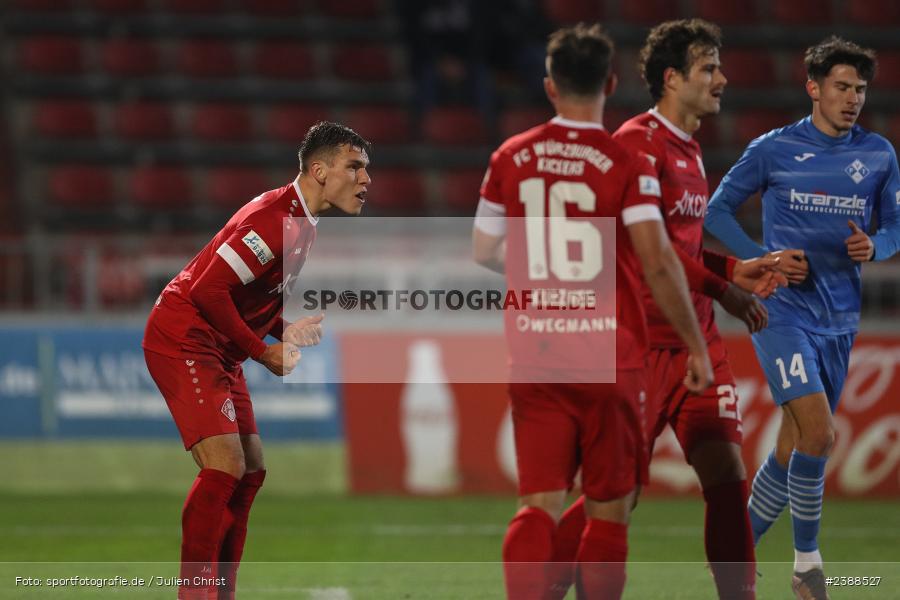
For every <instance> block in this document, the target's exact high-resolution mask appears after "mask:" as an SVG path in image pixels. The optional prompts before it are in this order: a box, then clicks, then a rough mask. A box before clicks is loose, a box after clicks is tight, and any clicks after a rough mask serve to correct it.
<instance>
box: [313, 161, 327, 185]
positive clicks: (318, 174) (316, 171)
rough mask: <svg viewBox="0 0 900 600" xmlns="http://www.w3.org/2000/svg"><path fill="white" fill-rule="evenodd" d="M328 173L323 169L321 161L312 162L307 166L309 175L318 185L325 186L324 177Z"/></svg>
mask: <svg viewBox="0 0 900 600" xmlns="http://www.w3.org/2000/svg"><path fill="white" fill-rule="evenodd" d="M327 173H328V170H327V169H326V168H325V163H323V162H322V161H321V160H314V161H312V163H311V164H310V165H309V174H310V175H312V176H313V179H315V180H316V181H317V182H318V183H319V185H325V176H326V174H327Z"/></svg>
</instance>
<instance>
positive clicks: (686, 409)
mask: <svg viewBox="0 0 900 600" xmlns="http://www.w3.org/2000/svg"><path fill="white" fill-rule="evenodd" d="M720 46H721V35H720V32H719V28H718V27H716V26H715V25H713V24H711V23H708V22H706V21H703V20H700V19H692V20H679V21H670V22H666V23H662V24H660V25H658V26H656V27H655V28H654V29H653V30H652V31H651V32H650V34H649V35H648V37H647V41H646V44H645V45H644V48H643V49H642V50H641V54H640V64H641V70H642V75H643V77H644V80H645V81H646V83H647V86H648V88H649V90H650V95H651V96H652V97H653V100H654V101H655V102H656V105H655V106H654V107H653V108H652V109H650V110H649V111H648V112H645V113H642V114H640V115H638V116H636V117H634V118H632V119H630V120H629V121H627V122H625V123H624V124H623V125H622V126H621V127H620V128H619V129H618V131H616V133H615V134H614V135H613V139H615V140H616V141H617V142H619V143H620V144H622V145H623V146H625V147H627V148H629V149H631V150H632V151H634V152H636V153H639V154H641V155H643V156H645V157H646V158H647V159H648V161H649V163H650V164H651V165H652V168H653V170H654V172H655V173H656V174H657V176H658V177H659V181H660V186H661V188H662V198H661V208H662V212H663V214H664V215H665V226H666V231H667V232H668V234H669V237H670V238H671V240H672V243H673V245H675V246H676V248H677V250H678V252H679V255H680V256H681V257H682V261H683V263H684V266H685V270H686V271H687V272H688V280H689V282H690V284H691V291H692V293H691V296H692V300H693V303H694V307H695V309H696V312H697V316H698V318H699V319H700V325H701V328H702V330H703V333H704V337H705V339H706V343H707V346H708V348H709V353H710V358H711V359H712V361H713V369H714V373H715V380H714V382H713V385H711V386H710V387H709V388H708V389H707V390H705V391H704V392H702V393H699V394H695V393H692V392H691V390H689V389H688V388H686V387H685V386H684V385H682V383H681V381H680V376H679V373H681V372H683V369H684V364H685V359H686V357H687V356H689V354H690V351H689V349H688V347H686V346H685V345H684V343H683V342H682V341H681V339H680V338H679V337H678V335H677V332H676V331H675V330H674V329H673V328H672V327H671V326H670V325H669V323H668V322H667V321H666V319H665V316H664V313H663V312H662V311H661V306H659V305H658V304H657V303H656V302H655V301H654V299H653V297H652V295H651V293H650V290H649V289H648V288H647V287H646V286H644V287H643V289H642V293H641V296H642V300H643V303H644V307H645V310H646V313H647V321H648V327H649V335H650V347H651V350H650V355H649V361H648V368H649V371H648V376H649V382H648V392H647V398H648V402H647V415H648V417H647V421H646V436H647V440H648V442H649V444H650V448H651V450H652V446H653V442H654V441H655V440H656V438H657V437H658V436H659V435H660V433H662V431H663V429H664V428H665V426H666V424H668V425H669V426H670V427H671V428H672V430H673V431H674V433H675V436H676V438H677V439H678V442H679V444H680V445H681V447H682V450H683V451H684V455H685V457H686V459H687V461H688V462H689V463H690V464H691V466H692V467H693V468H694V470H695V472H696V473H697V477H698V479H699V481H700V485H701V487H702V488H703V497H704V500H705V501H706V527H705V531H706V534H705V546H706V555H707V559H708V560H709V563H710V567H711V569H712V573H713V577H714V579H715V584H716V587H717V589H718V593H719V597H721V598H742V599H750V598H754V597H755V573H756V570H755V560H756V558H755V554H754V550H753V535H752V531H751V528H750V522H749V518H748V515H747V508H746V507H747V483H746V471H745V469H744V463H743V460H742V458H741V442H742V435H741V416H740V412H739V410H738V405H737V396H736V393H735V382H734V376H733V375H732V373H731V368H730V367H729V364H728V358H727V352H726V351H725V347H724V344H723V342H722V339H721V337H720V335H719V332H718V329H717V328H716V325H715V322H714V320H713V306H712V302H713V299H716V300H718V301H719V302H720V303H721V304H722V306H723V307H725V308H726V310H728V312H730V313H732V314H734V315H735V316H738V317H740V318H742V319H743V320H744V321H745V323H747V325H748V328H749V329H750V331H751V332H754V331H758V330H759V329H760V328H762V327H764V326H765V324H766V312H765V309H764V307H763V306H762V305H761V304H760V303H758V302H757V301H756V300H755V299H754V298H753V297H752V296H751V295H750V294H749V293H748V292H747V291H745V290H742V289H740V288H739V287H738V286H736V285H734V284H731V283H729V282H728V281H726V278H723V277H725V276H726V274H727V275H728V277H727V278H733V279H735V280H736V281H740V282H742V284H743V285H745V286H746V287H747V288H748V289H751V290H753V289H755V290H756V291H757V293H758V294H759V295H761V296H766V295H768V294H769V293H771V292H772V291H773V290H774V289H775V287H777V286H778V285H786V284H787V281H786V279H785V278H784V276H783V275H781V274H779V273H777V272H775V271H774V270H772V269H773V267H774V266H776V263H775V262H774V261H768V260H766V261H759V260H755V261H743V262H737V261H735V260H734V259H732V258H730V257H728V258H726V257H724V256H720V255H716V254H714V253H711V252H709V251H707V250H704V249H703V217H704V215H705V214H706V202H707V199H708V197H709V189H708V185H707V181H706V172H705V170H704V167H703V156H702V153H701V150H700V145H699V144H698V143H697V141H696V140H694V139H693V137H692V134H693V133H694V132H696V131H697V129H698V128H699V127H700V123H701V120H702V119H704V118H707V117H711V116H713V115H715V114H717V113H718V112H719V103H720V99H721V96H722V92H723V90H724V88H725V85H726V83H727V80H726V78H725V76H724V75H723V73H722V70H721V68H720V64H719V48H720ZM704 265H706V266H707V267H709V268H713V269H714V270H716V271H718V272H719V274H720V275H721V276H719V275H717V274H716V273H714V272H711V271H709V270H706V269H705V268H704ZM766 269H769V271H768V272H765V273H764V271H765V270H766ZM748 274H749V276H750V277H749V278H750V281H749V282H747V275H748ZM735 275H736V276H735ZM755 277H759V279H757V280H756V281H757V283H756V284H754V283H753V279H754V278H755ZM578 504H580V503H576V504H575V505H573V506H572V507H571V508H570V509H569V510H568V511H567V512H566V514H565V516H564V517H563V519H562V521H561V524H560V535H559V536H558V537H557V540H556V555H555V558H556V559H557V560H560V561H571V560H573V555H574V546H575V544H577V539H578V537H579V535H580V534H579V532H580V530H581V528H582V526H581V523H580V522H581V521H582V520H583V517H582V513H583V511H582V510H581V508H580V507H579V506H578ZM566 587H567V586H565V585H558V590H557V592H558V593H562V595H564V590H565V588H566ZM558 597H562V596H561V595H560V596H558Z"/></svg>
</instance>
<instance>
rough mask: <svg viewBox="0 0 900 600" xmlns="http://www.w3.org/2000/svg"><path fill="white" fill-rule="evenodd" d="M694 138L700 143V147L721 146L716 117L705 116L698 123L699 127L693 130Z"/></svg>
mask: <svg viewBox="0 0 900 600" xmlns="http://www.w3.org/2000/svg"><path fill="white" fill-rule="evenodd" d="M694 139H695V140H697V142H698V143H699V144H700V147H701V148H706V147H707V146H709V147H713V146H721V145H722V136H721V133H720V131H719V119H718V117H707V118H706V119H703V122H702V123H701V124H700V129H698V130H697V131H695V132H694Z"/></svg>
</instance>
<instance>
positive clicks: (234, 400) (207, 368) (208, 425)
mask: <svg viewBox="0 0 900 600" xmlns="http://www.w3.org/2000/svg"><path fill="white" fill-rule="evenodd" d="M144 358H145V359H146V361H147V369H148V370H149V371H150V375H151V376H152V377H153V381H155V382H156V386H157V387H158V388H159V391H160V392H162V395H163V398H165V399H166V404H167V405H168V406H169V412H171V413H172V417H173V418H174V419H175V425H176V426H178V431H179V432H180V433H181V440H182V441H183V442H184V448H185V450H190V449H191V447H192V446H193V445H194V444H196V443H197V442H199V441H200V440H202V439H204V438H208V437H212V436H214V435H222V434H225V433H240V434H249V433H257V429H256V419H255V418H254V417H253V405H252V404H251V403H250V393H249V392H248V391H247V381H246V380H245V379H244V371H243V370H242V369H241V367H240V365H238V366H237V367H235V368H234V369H232V370H226V369H225V368H224V367H223V366H222V363H220V362H218V361H214V360H209V359H205V360H202V361H201V360H186V359H184V358H172V357H170V356H164V355H162V354H159V353H157V352H153V351H151V350H144Z"/></svg>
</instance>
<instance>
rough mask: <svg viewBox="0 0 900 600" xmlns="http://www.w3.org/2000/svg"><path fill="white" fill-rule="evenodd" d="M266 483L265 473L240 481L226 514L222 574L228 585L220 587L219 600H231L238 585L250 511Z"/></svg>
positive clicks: (222, 544)
mask: <svg viewBox="0 0 900 600" xmlns="http://www.w3.org/2000/svg"><path fill="white" fill-rule="evenodd" d="M265 479H266V472H265V471H254V472H253V473H247V474H246V475H244V476H243V477H242V478H241V481H240V483H238V486H237V489H235V490H234V494H232V496H231V501H230V502H229V503H228V510H227V511H226V513H227V517H226V523H225V524H226V525H227V527H223V529H222V530H223V532H224V533H223V537H222V539H221V550H220V551H219V574H220V576H221V577H224V578H225V583H224V584H223V585H220V586H219V597H218V600H232V599H233V598H234V592H235V587H236V584H237V570H238V566H240V562H241V556H242V555H243V553H244V541H245V540H246V539H247V522H248V520H249V518H250V507H251V506H252V505H253V500H254V498H256V493H257V492H258V491H259V488H261V487H262V484H263V481H265Z"/></svg>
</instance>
